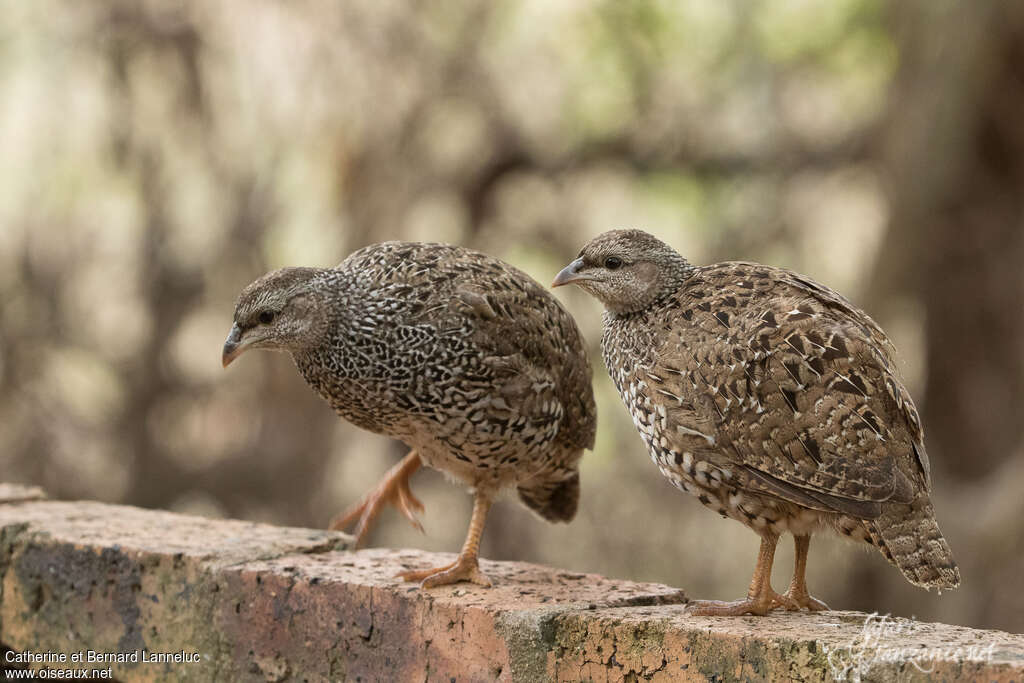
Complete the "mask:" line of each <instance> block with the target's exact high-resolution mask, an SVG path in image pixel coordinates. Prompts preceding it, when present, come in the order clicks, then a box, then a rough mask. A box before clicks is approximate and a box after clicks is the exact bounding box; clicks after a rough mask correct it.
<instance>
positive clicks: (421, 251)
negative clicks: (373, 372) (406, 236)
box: [339, 242, 597, 449]
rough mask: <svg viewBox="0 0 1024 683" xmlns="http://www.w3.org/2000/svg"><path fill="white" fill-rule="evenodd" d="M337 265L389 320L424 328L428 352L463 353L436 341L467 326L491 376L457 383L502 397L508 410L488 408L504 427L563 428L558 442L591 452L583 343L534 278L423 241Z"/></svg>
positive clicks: (387, 246) (370, 251)
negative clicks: (521, 423) (359, 276)
mask: <svg viewBox="0 0 1024 683" xmlns="http://www.w3.org/2000/svg"><path fill="white" fill-rule="evenodd" d="M339 268H346V269H348V270H351V271H353V272H358V273H365V274H366V277H367V278H370V279H371V283H369V284H368V286H367V289H368V290H372V291H374V292H375V296H376V298H377V299H378V300H379V301H380V302H383V303H382V304H381V305H384V306H387V307H388V314H389V316H390V317H391V318H393V319H395V318H398V319H401V321H402V326H403V327H404V329H405V331H406V332H405V333H407V334H408V333H410V332H409V330H414V329H423V330H426V331H427V336H428V337H429V338H428V339H426V340H425V341H424V342H423V344H422V345H423V346H429V345H431V344H433V345H435V346H444V351H445V352H446V353H459V352H460V351H459V349H458V348H456V347H457V346H458V342H457V341H454V340H453V339H447V340H446V341H444V343H443V344H442V343H441V341H440V335H445V331H446V330H450V331H451V332H452V336H453V337H458V336H459V335H461V334H462V332H463V331H464V329H465V328H466V326H467V325H468V326H469V327H471V328H472V339H473V344H472V347H473V354H474V355H475V354H476V353H481V354H483V355H484V356H485V357H486V360H485V363H486V365H487V366H488V368H489V369H490V371H491V373H490V376H486V377H484V376H481V377H471V376H463V377H462V378H460V386H461V387H462V388H464V389H469V390H470V391H476V390H479V391H485V390H489V389H492V388H496V389H498V390H499V392H504V394H505V396H506V397H507V402H508V406H507V407H504V406H503V405H502V404H501V402H500V401H498V402H497V403H495V404H494V405H493V406H492V408H491V409H492V410H493V411H494V412H495V417H496V418H497V419H498V420H502V421H504V420H507V421H509V422H510V423H511V422H514V421H515V420H518V419H525V420H528V421H530V422H532V423H533V426H534V427H536V428H540V429H542V431H544V432H546V431H547V430H546V429H543V428H544V423H548V422H558V426H557V427H558V429H557V434H556V435H555V441H556V443H560V444H562V445H565V446H567V447H570V448H580V449H582V448H591V447H593V444H594V433H595V430H596V424H597V417H596V408H595V404H594V395H593V389H592V386H591V376H592V372H591V367H590V363H589V361H588V359H587V356H586V353H585V350H584V347H583V342H582V338H581V336H580V333H579V330H578V328H577V327H576V323H575V321H574V320H573V319H572V317H571V316H570V315H569V313H568V312H566V310H565V309H564V308H562V306H561V304H559V303H558V301H557V300H556V299H555V298H554V297H553V296H551V294H550V293H549V292H548V291H547V290H546V289H544V287H542V286H541V285H540V284H539V283H538V282H537V281H535V280H533V279H532V278H531V277H529V276H528V275H526V274H525V273H523V272H522V271H520V270H519V269H517V268H514V267H513V266H511V265H509V264H507V263H505V262H504V261H501V260H499V259H496V258H494V257H492V256H489V255H487V254H483V253H481V252H478V251H474V250H472V249H466V248H464V247H457V246H453V245H447V244H433V243H424V242H384V243H381V244H377V245H372V246H370V247H366V248H364V249H361V250H359V251H356V252H354V253H353V254H352V255H350V256H349V257H348V258H347V259H346V260H345V262H344V263H343V264H342V265H341V266H339ZM407 345H408V344H407ZM463 371H464V372H472V371H471V370H467V369H465V368H463ZM493 382H497V383H498V385H497V386H494V385H493V384H492V383H493ZM474 387H479V389H476V388H474Z"/></svg>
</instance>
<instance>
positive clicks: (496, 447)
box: [223, 242, 597, 588]
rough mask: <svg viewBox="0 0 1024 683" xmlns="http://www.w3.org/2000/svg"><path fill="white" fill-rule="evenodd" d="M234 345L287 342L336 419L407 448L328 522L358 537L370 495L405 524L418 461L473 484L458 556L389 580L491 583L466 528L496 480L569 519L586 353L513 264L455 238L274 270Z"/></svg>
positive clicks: (557, 308) (255, 295) (592, 413)
mask: <svg viewBox="0 0 1024 683" xmlns="http://www.w3.org/2000/svg"><path fill="white" fill-rule="evenodd" d="M248 349H270V350H275V351H287V352H289V353H291V355H292V358H293V359H294V360H295V364H296V365H297V366H298V368H299V371H300V372H301V373H302V376H303V377H304V378H305V379H306V382H308V383H309V385H310V386H311V387H313V388H314V389H315V390H316V391H317V392H318V393H319V394H320V395H321V396H322V397H323V398H324V399H325V400H326V401H327V402H328V403H329V404H330V405H331V407H332V408H333V409H334V410H335V411H336V412H337V413H338V414H339V415H341V416H342V417H344V418H345V419H347V420H349V421H350V422H352V423H353V424H355V425H357V426H359V427H362V428H364V429H367V430H369V431H371V432H376V433H378V434H384V435H387V436H390V437H392V438H395V439H398V440H400V441H402V442H403V443H405V444H406V445H407V446H408V447H409V448H410V449H411V451H410V453H409V454H408V455H407V456H406V458H405V459H404V460H402V461H401V462H400V463H399V464H398V465H397V466H396V467H395V468H394V469H392V471H391V472H390V473H389V474H388V476H387V477H386V478H385V480H384V481H383V482H382V483H381V484H380V485H379V486H378V487H377V488H376V489H375V490H374V491H372V492H371V493H370V494H369V495H367V496H366V497H365V498H364V499H363V500H362V501H360V502H359V503H357V504H356V505H354V506H353V507H352V508H350V509H349V510H348V511H347V512H346V513H343V514H342V515H341V516H340V517H339V518H338V519H336V520H335V522H333V523H332V528H345V527H347V526H349V525H350V524H352V523H353V522H356V521H357V520H358V527H357V529H356V536H357V543H358V542H361V541H362V540H363V539H364V537H365V535H366V532H367V530H368V529H369V526H370V524H371V523H372V521H373V518H374V517H375V516H376V514H377V512H378V511H379V509H380V508H381V506H382V505H383V504H385V503H391V504H394V505H396V506H397V507H398V508H399V509H400V510H401V512H402V513H403V514H404V515H405V516H406V517H407V518H408V519H409V520H410V521H411V522H413V524H415V525H417V526H418V522H417V521H416V518H415V516H414V510H422V504H421V503H420V502H419V501H418V500H417V499H416V498H415V497H414V496H413V495H412V493H411V492H410V490H409V484H408V479H409V476H410V475H411V474H412V473H413V472H415V471H416V469H417V468H418V467H419V466H420V464H421V463H425V464H426V465H429V466H430V467H433V468H436V469H438V470H441V471H442V472H444V473H446V474H447V475H449V476H450V477H451V478H453V479H455V480H457V481H460V482H462V483H463V484H465V485H466V486H468V487H470V488H471V489H472V491H473V492H474V496H475V498H474V504H473V517H472V521H471V522H470V525H469V533H468V534H467V536H466V542H465V544H464V545H463V547H462V552H460V553H459V556H458V559H456V560H455V562H454V563H452V564H450V565H448V566H444V567H437V568H433V569H427V570H424V571H407V572H403V573H402V574H399V576H400V577H401V578H404V579H405V580H408V581H422V586H423V587H425V588H429V587H433V586H441V585H445V584H451V583H456V582H459V581H471V582H473V583H477V584H481V585H485V586H486V585H490V582H489V580H488V579H487V577H486V576H485V575H484V574H483V573H481V571H480V569H479V565H478V559H477V558H478V551H479V545H480V535H481V533H482V531H483V527H484V521H485V519H486V517H487V512H488V510H489V509H490V507H491V503H492V501H493V500H494V498H495V496H496V495H497V494H498V493H499V492H500V491H502V490H503V489H506V488H508V487H512V486H514V487H516V490H517V492H518V495H519V499H520V500H521V501H522V502H523V503H524V504H525V505H526V506H527V507H529V508H530V509H531V510H533V511H534V512H536V513H538V514H539V515H540V516H541V517H543V518H545V519H547V520H550V521H554V522H568V521H570V520H572V518H573V517H574V516H575V514H576V507H577V503H578V501H579V495H580V482H579V470H578V463H579V460H580V457H581V456H582V455H583V451H584V449H589V448H592V447H593V443H594V430H595V426H596V421H597V418H596V409H595V406H594V396H593V391H592V389H591V369H590V364H589V362H588V361H587V357H586V355H585V354H584V350H583V343H582V341H581V336H580V333H579V330H578V329H577V327H576V324H575V322H574V321H573V319H572V317H571V316H570V315H569V314H568V313H567V312H566V311H565V309H563V308H562V307H561V305H560V304H559V303H558V302H557V301H556V300H555V299H554V297H552V296H551V295H550V294H549V293H548V292H547V290H545V288H544V287H542V286H541V285H540V284H538V283H537V282H536V281H534V280H532V279H531V278H530V277H529V276H527V275H525V274H524V273H522V272H521V271H519V270H517V269H515V268H513V267H512V266H510V265H508V264H506V263H503V262H502V261H499V260H498V259H495V258H492V257H490V256H487V255H485V254H482V253H479V252H476V251H471V250H469V249H464V248H460V247H455V246H448V245H443V244H423V243H415V242H385V243H382V244H376V245H373V246H369V247H366V248H364V249H360V250H359V251H356V252H355V253H353V254H352V255H350V256H349V257H348V258H347V259H345V261H343V262H342V263H341V264H340V265H339V266H337V267H336V268H331V269H320V268H284V269H282V270H277V271H274V272H272V273H269V274H267V275H264V276H263V277H261V278H260V279H258V280H256V281H255V282H253V283H252V284H250V285H249V286H248V287H246V288H245V289H244V290H243V291H242V294H241V296H240V297H239V299H238V304H237V306H236V308H235V316H234V325H233V326H232V327H231V332H230V334H229V335H228V338H227V341H226V342H225V343H224V352H223V363H224V366H225V367H226V366H227V365H228V364H229V363H231V361H233V360H234V359H235V358H237V357H238V356H239V355H240V354H242V353H243V352H244V351H246V350H248Z"/></svg>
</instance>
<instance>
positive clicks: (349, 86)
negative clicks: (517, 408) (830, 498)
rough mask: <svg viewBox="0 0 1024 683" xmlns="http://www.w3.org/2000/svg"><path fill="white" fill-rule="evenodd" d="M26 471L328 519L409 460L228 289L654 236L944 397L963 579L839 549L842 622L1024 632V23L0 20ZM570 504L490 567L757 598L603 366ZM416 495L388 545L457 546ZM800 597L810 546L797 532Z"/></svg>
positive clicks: (646, 8) (72, 8) (0, 196)
mask: <svg viewBox="0 0 1024 683" xmlns="http://www.w3.org/2000/svg"><path fill="white" fill-rule="evenodd" d="M0 9H2V11H0V143H2V154H0V480H7V481H17V482H27V483H33V484H40V485H42V486H44V487H45V488H46V489H47V490H48V491H49V492H50V494H51V495H53V496H55V497H60V498H92V499H99V500H104V501H111V502H124V503H131V504H135V505H142V506H145V507H157V508H168V509H172V510H178V511H183V512H190V513H197V514H203V515H211V516H222V515H223V516H231V517H239V518H245V519H253V520H263V521H269V522H274V523H279V524H292V525H309V526H317V527H319V526H324V525H325V524H326V523H327V521H328V520H329V519H330V517H331V516H332V515H333V514H334V513H336V512H338V511H339V510H341V509H342V508H343V507H345V506H346V505H347V504H348V503H350V502H352V501H353V500H355V499H356V498H357V497H359V496H360V495H361V494H362V493H363V492H364V491H365V490H366V489H367V488H368V487H370V486H371V485H372V484H373V483H374V482H375V481H376V480H377V479H378V478H379V477H380V476H381V475H382V474H383V473H384V471H385V470H386V469H387V468H388V467H389V466H390V465H391V464H393V463H394V462H395V461H396V460H397V458H398V457H399V456H400V455H401V454H402V453H403V451H404V449H403V448H402V447H401V446H399V445H397V444H393V443H389V442H388V441H387V440H386V439H384V438H382V437H378V436H373V435H370V434H366V433H363V432H360V431H358V430H357V429H355V428H353V427H351V426H349V425H348V424H346V423H344V422H342V421H341V420H339V419H337V418H336V417H335V416H334V414H333V413H332V412H331V411H330V410H329V409H328V407H327V406H326V404H324V403H323V402H321V400H320V399H319V398H318V397H316V396H315V395H314V394H313V393H312V392H311V391H310V390H309V389H308V388H307V387H306V385H305V383H304V382H303V381H302V379H301V378H300V376H299V374H298V373H297V372H296V371H295V369H294V368H293V367H292V364H291V361H290V359H289V358H287V357H285V356H279V355H275V354H251V355H247V356H246V357H244V358H243V359H242V360H241V361H240V362H238V363H236V364H234V365H232V366H231V368H230V369H229V370H227V371H224V370H223V369H222V368H221V365H220V352H221V345H222V343H223V339H224V337H225V335H226V333H227V330H228V327H229V326H230V323H231V317H232V311H233V306H234V301H235V297H236V296H237V294H238V292H239V291H240V290H241V288H242V287H243V286H244V285H245V284H247V283H248V282H249V281H251V280H252V279H254V278H255V277H257V276H258V275H260V274H262V273H264V272H265V271H267V270H269V269H272V268H276V267H279V266H283V265H298V264H302V265H313V266H330V265H334V264H335V263H337V262H339V261H340V260H341V259H342V258H343V257H344V256H345V255H346V254H348V253H349V252H350V251H352V250H354V249H356V248H358V247H360V246H363V245H365V244H368V243H371V242H377V241H381V240H386V239H399V238H401V239H418V240H439V241H449V242H456V243H459V244H465V245H469V246H473V247H476V248H479V249H482V250H485V251H488V252H490V253H493V254H495V255H497V256H500V257H502V258H504V259H506V260H508V261H510V262H512V263H514V264H516V265H517V266H520V267H522V268H523V269H525V270H526V271H528V272H529V273H531V274H533V275H534V276H535V277H536V278H537V279H539V280H540V281H541V282H544V283H547V282H549V281H550V279H551V277H552V276H553V275H554V273H555V272H557V270H558V269H559V268H560V267H561V266H562V265H564V264H565V263H566V262H568V261H569V260H570V259H571V258H572V256H573V255H574V254H575V253H576V252H577V250H578V249H579V247H580V246H581V245H582V244H583V243H584V242H585V241H586V240H587V239H588V238H590V237H592V236H594V235H596V234H597V233H599V232H602V231H604V230H607V229H610V228H614V227H627V226H635V227H644V228H646V229H648V230H650V231H652V232H654V233H656V234H657V235H659V236H661V237H662V238H664V239H666V240H667V241H669V242H671V243H672V244H673V245H675V246H676V247H677V248H678V249H679V250H680V251H681V252H683V253H684V254H685V255H687V256H688V257H690V259H691V260H692V261H694V262H696V263H707V262H712V261H715V260H726V259H750V260H758V261H764V262H767V263H771V264H775V265H780V266H787V267H790V268H794V269H797V270H800V271H803V272H806V273H808V274H810V275H812V276H813V277H815V278H817V279H819V280H821V281H822V282H825V283H827V284H829V285H831V286H833V287H835V288H836V289H838V290H840V291H842V292H843V293H845V294H846V295H847V296H848V297H849V298H851V299H852V300H853V301H854V302H856V303H858V304H860V305H861V306H862V307H863V308H865V309H866V310H867V311H868V312H869V313H870V314H871V315H873V316H874V317H875V318H876V319H877V320H879V321H880V322H881V324H882V325H883V327H884V328H885V329H886V330H888V331H889V333H890V334H891V335H892V337H893V338H894V340H895V342H896V346H897V348H898V349H900V352H901V357H900V364H901V366H902V371H903V373H904V375H905V378H906V380H907V382H908V384H909V386H910V389H911V392H912V393H913V395H914V396H915V397H916V400H917V402H918V406H919V407H920V408H921V410H922V414H923V418H924V423H925V427H926V429H927V433H928V450H929V453H930V454H931V458H932V469H933V478H934V481H935V500H936V509H937V515H938V518H939V521H940V523H941V524H942V528H943V530H944V531H945V533H946V535H947V537H948V538H949V540H950V543H951V544H952V547H953V549H954V551H955V552H956V554H957V557H958V559H959V561H960V563H961V565H962V571H963V577H964V583H963V586H962V588H960V589H959V590H957V591H955V592H952V593H948V594H944V595H942V596H941V597H937V596H936V595H935V594H934V593H931V594H929V593H926V592H924V591H922V590H920V589H917V588H913V587H912V586H910V585H909V584H907V583H906V582H905V581H904V579H903V578H902V577H901V576H900V574H899V572H898V571H897V570H896V569H895V568H892V567H890V566H889V565H888V564H887V563H886V562H885V561H884V560H883V558H882V557H881V556H880V555H879V554H877V553H876V552H874V551H870V550H868V549H860V548H857V547H854V546H852V545H847V544H844V543H842V542H840V541H838V540H832V539H827V538H825V537H816V540H815V542H814V543H813V544H812V553H811V565H810V571H809V577H810V581H811V588H812V590H813V592H814V593H815V594H816V595H818V596H819V597H821V598H822V599H824V600H825V601H826V602H828V603H830V604H832V605H833V606H836V607H842V608H858V609H864V610H867V611H875V610H877V611H880V612H892V613H894V614H899V615H906V616H911V615H916V616H917V617H919V618H924V619H938V620H942V621H947V622H953V623H959V624H968V625H972V626H984V627H996V628H1002V629H1008V630H1012V631H1024V457H1022V456H1024V453H1022V451H1024V436H1022V433H1024V430H1022V422H1024V296H1022V295H1024V275H1022V272H1024V269H1022V267H1021V264H1022V262H1024V4H1021V3H1002V2H998V0H975V1H973V2H964V3H954V2H949V1H946V0H939V1H936V0H912V1H908V2H895V1H894V2H891V3H886V2H882V0H837V1H834V2H827V3H826V2H814V1H813V0H802V1H801V0H793V1H789V2H781V1H772V2H749V1H747V0H730V1H725V0H701V1H696V0H695V1H687V2H674V1H670V0H664V1H661V2H658V1H654V0H606V1H603V2H602V1H589V0H574V1H572V2H545V1H544V0H498V1H492V0H476V1H473V2H456V1H453V0H449V1H444V0H424V1H421V2H406V1H403V0H394V1H391V2H383V1H379V0H361V1H359V2H338V1H333V2H328V1H318V0H305V1H296V2H284V1H253V2H239V1H230V0H223V1H218V2H205V1H200V0H194V1H191V2H185V1H170V0H167V1H164V2H127V1H125V2H117V1H108V2H103V3H98V2H97V3H75V2H59V1H50V0H36V1H35V2H22V1H20V0H0ZM557 296H558V297H559V298H561V299H562V301H563V302H565V304H566V305H567V306H568V308H569V309H570V310H571V311H572V312H573V313H574V314H575V315H576V316H577V318H578V320H579V322H580V325H581V326H582V328H583V330H584V334H585V336H586V338H587V339H588V341H589V344H590V349H591V352H592V355H593V359H594V362H595V384H596V389H597V391H598V395H599V410H600V418H601V420H600V431H599V433H598V441H597V447H596V449H595V451H594V452H593V453H592V454H589V455H587V456H586V458H585V459H584V461H583V486H584V494H583V499H582V507H581V510H580V514H579V517H578V518H577V519H576V521H575V522H574V523H572V524H571V525H569V526H564V525H562V526H557V527H556V526H553V525H549V524H545V523H542V522H540V521H538V520H537V519H535V518H534V517H532V516H531V515H530V514H529V513H528V512H527V511H526V510H525V509H524V508H522V507H521V506H519V505H518V504H513V503H504V504H500V505H499V506H497V508H496V509H495V511H494V513H493V516H492V518H491V519H490V520H489V523H488V528H487V533H486V534H485V538H484V546H483V554H484V556H485V557H488V558H496V559H511V558H515V559H523V560H531V561H537V562H544V563H550V564H555V565H560V566H564V567H568V568H572V569H574V570H579V571H593V572H601V573H604V574H608V575H611V576H615V577H623V578H631V579H640V580H654V581H661V582H665V583H669V584H672V585H676V586H681V587H684V588H685V589H686V590H687V591H688V592H689V594H690V595H692V596H700V597H716V598H723V599H732V598H738V597H741V596H742V595H743V594H744V591H745V590H746V586H747V582H748V581H749V578H750V572H751V570H752V568H753V563H754V558H755V555H756V551H757V539H756V537H755V536H754V535H753V534H752V533H751V532H750V531H748V530H746V529H745V528H743V527H741V526H740V525H739V524H736V523H735V522H731V521H727V520H722V519H720V518H719V517H718V516H716V515H714V514H712V513H710V512H708V511H707V510H705V509H704V508H702V507H701V506H700V505H699V504H698V503H697V502H696V501H694V500H692V499H690V498H689V497H687V496H685V495H683V494H681V493H677V492H676V491H675V490H674V489H672V488H671V487H670V486H669V484H668V483H667V482H666V481H665V480H664V479H663V478H662V477H661V475H660V474H659V473H658V472H657V470H656V468H655V467H654V466H653V465H652V464H651V462H650V461H649V459H648V457H647V454H646V452H645V450H644V448H643V446H642V444H641V441H640V439H639V438H638V437H637V435H636V434H635V433H634V430H633V427H632V424H631V422H630V421H629V419H628V417H627V415H626V412H625V410H624V409H623V408H622V406H621V404H620V402H619V399H618V397H617V396H615V394H614V392H613V389H612V387H611V385H610V382H609V381H608V378H607V374H606V373H605V371H604V368H603V367H602V365H601V362H600V360H599V353H598V344H599V337H600V308H599V305H598V304H597V303H596V302H595V301H594V300H592V299H590V298H589V297H587V296H585V295H584V294H583V293H582V292H579V291H559V292H558V294H557ZM413 488H414V489H415V490H416V491H417V493H418V494H419V495H421V496H422V498H423V500H424V502H425V503H426V504H427V513H426V516H425V518H424V523H425V526H426V529H427V535H426V536H421V535H419V534H418V533H417V532H415V531H414V530H413V529H411V528H410V527H409V526H408V525H406V524H405V522H404V520H401V518H400V517H399V516H398V515H397V513H394V512H393V511H388V512H386V513H385V514H384V515H383V516H382V519H381V524H380V526H379V527H378V529H377V531H376V533H375V534H374V536H373V537H372V539H371V542H372V543H373V544H376V545H389V546H411V547H421V548H428V549H439V550H448V551H455V550H457V549H458V547H459V544H460V543H461V541H462V538H463V537H464V534H465V531H466V525H467V524H468V520H469V511H470V498H469V496H467V495H466V494H465V493H464V491H463V489H461V488H460V487H456V486H452V485H451V484H449V483H447V482H446V481H445V480H444V479H443V478H442V477H441V476H440V475H438V474H436V473H434V472H422V473H420V474H418V475H417V476H416V478H415V480H414V482H413ZM780 549H781V550H780V553H779V562H777V564H776V573H775V582H776V587H778V588H780V589H781V588H782V587H784V586H785V585H787V582H788V575H789V571H790V568H791V566H792V545H791V543H790V542H789V541H788V540H787V541H786V542H785V543H784V544H783V545H780Z"/></svg>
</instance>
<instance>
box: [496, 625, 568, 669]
mask: <svg viewBox="0 0 1024 683" xmlns="http://www.w3.org/2000/svg"><path fill="white" fill-rule="evenodd" d="M557 616H558V614H557V612H553V611H537V610H532V611H526V612H505V613H503V614H499V615H497V618H496V619H495V630H496V631H497V633H498V635H499V636H501V637H502V638H504V640H505V644H506V646H507V647H508V654H509V668H510V669H511V671H510V673H511V680H513V681H516V682H517V683H518V682H519V681H524V682H529V681H541V680H545V679H546V678H547V668H548V652H550V651H551V650H552V649H553V648H554V646H555V641H556V637H557V632H556V631H557V626H556V620H557Z"/></svg>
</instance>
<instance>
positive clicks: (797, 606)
mask: <svg viewBox="0 0 1024 683" xmlns="http://www.w3.org/2000/svg"><path fill="white" fill-rule="evenodd" d="M780 597H784V598H785V599H786V600H788V601H789V602H790V603H792V604H793V605H794V606H793V607H788V606H787V607H786V609H787V610H789V611H791V612H798V611H800V610H802V609H806V610H807V611H808V612H821V611H824V610H827V609H828V605H826V604H825V603H824V602H822V601H821V600H819V599H818V598H816V597H814V596H813V595H811V594H810V593H808V592H807V591H806V590H803V591H794V590H793V589H792V588H790V589H789V590H788V591H786V593H785V595H784V596H780Z"/></svg>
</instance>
